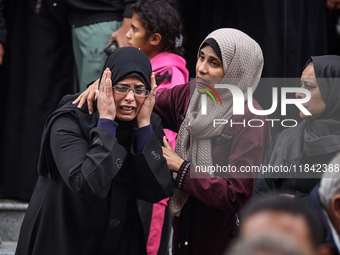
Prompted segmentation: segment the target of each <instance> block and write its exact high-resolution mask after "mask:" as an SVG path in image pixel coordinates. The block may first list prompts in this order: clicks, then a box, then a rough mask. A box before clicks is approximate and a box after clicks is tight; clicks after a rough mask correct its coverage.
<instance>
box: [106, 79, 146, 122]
mask: <svg viewBox="0 0 340 255" xmlns="http://www.w3.org/2000/svg"><path fill="white" fill-rule="evenodd" d="M118 84H119V85H124V86H127V87H129V88H130V89H136V88H140V89H147V88H146V86H145V85H144V84H143V82H142V81H141V80H140V79H139V78H138V77H136V76H133V77H129V78H126V79H124V80H121V81H119V82H117V83H116V84H113V85H112V86H114V85H118ZM113 98H114V100H115V105H116V117H117V118H118V119H119V120H122V121H131V120H133V119H135V118H136V117H137V115H138V112H139V110H140V108H141V106H142V104H143V102H144V100H145V98H146V97H140V96H136V95H135V94H134V92H133V91H132V90H130V91H129V92H128V93H127V94H121V93H117V92H115V91H114V90H113Z"/></svg>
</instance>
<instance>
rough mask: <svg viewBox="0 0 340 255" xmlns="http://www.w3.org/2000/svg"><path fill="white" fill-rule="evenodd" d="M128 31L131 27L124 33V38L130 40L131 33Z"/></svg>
mask: <svg viewBox="0 0 340 255" xmlns="http://www.w3.org/2000/svg"><path fill="white" fill-rule="evenodd" d="M130 31H131V28H130V29H129V30H128V31H127V33H126V35H125V36H126V38H127V39H128V40H130V39H131V33H130Z"/></svg>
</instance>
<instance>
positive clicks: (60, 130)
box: [16, 97, 173, 255]
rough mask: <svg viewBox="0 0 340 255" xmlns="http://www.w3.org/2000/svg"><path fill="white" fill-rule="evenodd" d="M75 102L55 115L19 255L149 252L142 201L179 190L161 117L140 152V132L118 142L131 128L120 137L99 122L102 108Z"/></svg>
mask: <svg viewBox="0 0 340 255" xmlns="http://www.w3.org/2000/svg"><path fill="white" fill-rule="evenodd" d="M73 99H75V97H73V98H72V97H66V99H65V101H66V102H67V103H66V104H64V105H63V106H62V107H61V108H59V109H58V110H56V111H55V112H54V113H53V114H52V115H51V116H50V117H49V119H48V120H47V124H46V126H45V129H44V134H43V138H42V147H41V155H40V160H39V166H38V171H39V179H38V182H37V185H36V187H35V190H34V192H33V195H32V199H31V202H30V204H29V208H28V211H27V214H26V216H25V219H24V222H23V225H22V228H21V232H20V237H19V241H18V246H17V251H16V254H17V255H21V254H36V255H41V254H51V255H53V254H56V255H57V254H58V255H60V254H63V255H68V254H70V255H71V254H72V255H74V254H82V255H86V254H88V255H93V254H146V246H145V241H144V233H143V229H142V225H141V221H140V218H139V215H138V211H137V205H136V200H137V198H140V199H145V200H147V201H150V202H158V201H159V200H161V199H163V198H165V197H168V196H170V195H171V194H172V192H173V181H172V178H171V175H170V172H169V169H168V167H167V163H166V160H165V159H164V158H163V157H162V149H161V145H160V142H159V141H160V139H162V136H163V134H164V133H163V131H162V125H161V121H160V119H159V117H158V116H156V115H155V114H153V115H152V117H151V123H152V124H151V125H152V128H153V133H152V135H151V137H150V138H149V139H148V141H147V142H146V144H145V146H144V149H143V152H142V153H135V152H134V146H133V142H134V138H133V132H131V134H130V135H129V136H126V139H125V140H124V141H119V142H118V140H119V138H118V137H119V135H124V132H125V131H126V130H128V129H129V128H130V127H126V128H124V129H120V131H119V129H118V128H117V134H116V137H117V138H116V137H115V136H113V135H112V134H111V133H110V131H108V130H107V129H105V128H101V127H97V122H98V112H95V113H94V114H93V115H89V114H88V112H87V109H86V110H85V107H87V106H86V105H85V106H84V108H83V109H77V107H76V106H75V105H72V104H71V101H72V100H73ZM122 130H123V131H122ZM131 131H132V129H131ZM129 132H130V131H129ZM129 132H128V133H127V134H129ZM121 144H123V145H121ZM54 146H56V147H57V149H53V147H54ZM51 148H52V149H51ZM52 151H53V152H54V153H53V155H52Z"/></svg>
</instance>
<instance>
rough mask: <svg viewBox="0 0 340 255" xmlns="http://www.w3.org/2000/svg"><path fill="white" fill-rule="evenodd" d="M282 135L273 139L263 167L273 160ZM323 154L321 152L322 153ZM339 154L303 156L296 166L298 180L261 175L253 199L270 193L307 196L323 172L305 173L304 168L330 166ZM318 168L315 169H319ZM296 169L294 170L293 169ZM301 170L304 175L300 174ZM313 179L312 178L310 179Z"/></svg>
mask: <svg viewBox="0 0 340 255" xmlns="http://www.w3.org/2000/svg"><path fill="white" fill-rule="evenodd" d="M280 134H281V133H279V134H277V135H276V136H275V138H274V139H273V142H272V144H271V145H270V147H269V149H268V151H267V153H266V156H265V159H264V161H263V163H262V165H264V166H265V165H268V164H269V160H270V158H271V155H272V153H273V150H274V148H275V145H276V141H277V139H278V137H279V136H280ZM320 153H321V151H320ZM337 153H338V152H334V153H328V154H320V155H316V156H313V157H306V156H303V157H302V158H301V159H300V161H299V162H298V164H297V165H296V168H295V169H296V171H297V173H296V175H297V177H298V178H293V177H290V178H267V177H266V176H265V175H259V176H258V178H257V180H256V183H255V188H254V196H253V199H256V198H257V197H260V196H263V195H266V194H269V193H286V194H291V195H294V196H297V197H304V196H305V195H307V194H308V193H309V192H311V190H312V189H313V188H314V187H315V185H317V184H318V183H319V181H320V177H321V174H322V171H320V173H318V172H317V171H314V172H313V171H311V170H310V171H309V172H304V170H303V169H304V168H305V167H306V169H312V166H313V165H315V166H322V165H324V164H328V163H329V162H330V161H331V160H332V159H333V158H334V156H335V155H336V154H337ZM317 168H318V167H315V169H317ZM291 169H294V168H291ZM300 170H301V171H302V173H300ZM303 176H306V177H307V178H302V177H303ZM308 177H312V178H308Z"/></svg>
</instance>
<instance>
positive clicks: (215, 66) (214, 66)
mask: <svg viewBox="0 0 340 255" xmlns="http://www.w3.org/2000/svg"><path fill="white" fill-rule="evenodd" d="M223 76H224V70H223V64H222V61H221V60H220V59H219V58H218V56H217V54H216V53H215V51H214V50H213V49H212V48H211V47H210V46H209V45H206V46H204V47H203V48H202V49H201V50H200V51H199V54H198V59H197V63H196V79H197V81H201V82H203V83H208V84H209V85H210V86H214V85H215V84H216V81H217V80H219V79H221V78H223ZM216 78H217V79H216ZM197 87H199V84H198V85H197ZM197 91H198V92H200V93H202V92H203V90H201V89H198V90H197Z"/></svg>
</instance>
